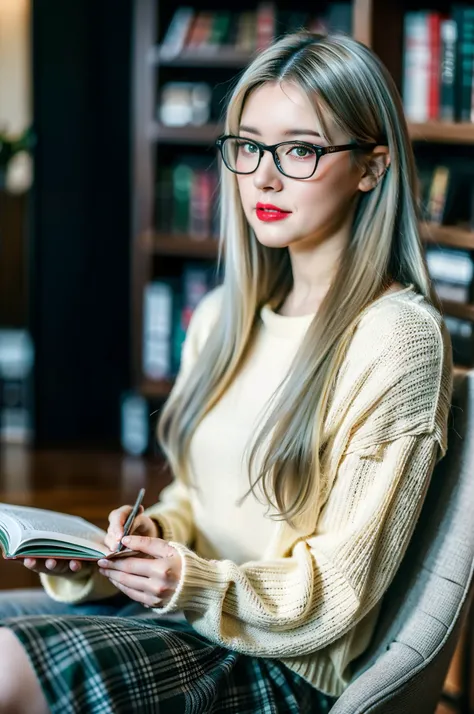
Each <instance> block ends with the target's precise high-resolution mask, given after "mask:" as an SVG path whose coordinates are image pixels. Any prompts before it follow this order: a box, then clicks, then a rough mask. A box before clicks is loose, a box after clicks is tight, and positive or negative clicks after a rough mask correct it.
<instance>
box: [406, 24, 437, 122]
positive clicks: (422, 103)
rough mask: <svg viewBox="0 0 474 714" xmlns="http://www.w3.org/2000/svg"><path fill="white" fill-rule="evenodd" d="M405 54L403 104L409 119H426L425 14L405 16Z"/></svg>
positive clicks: (417, 120)
mask: <svg viewBox="0 0 474 714" xmlns="http://www.w3.org/2000/svg"><path fill="white" fill-rule="evenodd" d="M404 36H405V53H404V61H405V66H404V81H403V105H404V108H405V114H406V117H407V119H408V120H409V121H414V122H424V121H427V119H428V105H429V99H428V97H429V85H430V48H429V31H428V13H426V12H409V13H407V14H406V15H405V26H404Z"/></svg>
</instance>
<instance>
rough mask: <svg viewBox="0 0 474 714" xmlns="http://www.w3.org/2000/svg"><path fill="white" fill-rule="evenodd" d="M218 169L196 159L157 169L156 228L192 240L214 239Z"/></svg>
mask: <svg viewBox="0 0 474 714" xmlns="http://www.w3.org/2000/svg"><path fill="white" fill-rule="evenodd" d="M217 183H218V179H217V171H216V170H215V169H214V168H212V169H210V168H209V167H208V162H207V163H204V162H202V161H199V160H197V159H195V158H190V159H189V160H186V159H181V160H178V161H177V162H176V163H175V164H174V165H173V166H172V167H164V168H162V169H161V170H160V172H159V176H158V181H157V184H156V197H155V206H156V217H155V223H156V227H157V229H158V230H159V231H160V232H162V233H176V234H181V235H183V234H185V235H188V236H189V237H190V238H191V239H195V240H201V239H205V238H216V239H217V237H218V233H219V207H218V201H217Z"/></svg>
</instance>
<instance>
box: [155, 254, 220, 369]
mask: <svg viewBox="0 0 474 714" xmlns="http://www.w3.org/2000/svg"><path fill="white" fill-rule="evenodd" d="M219 282H220V277H219V274H218V272H217V270H216V266H215V264H214V263H212V262H208V261H200V262H195V261H194V262H193V261H190V262H189V263H185V264H184V265H183V272H182V274H181V276H180V277H179V278H161V279H159V280H154V281H152V282H150V283H148V284H147V285H146V286H145V291H144V296H143V298H144V299H143V310H144V312H143V351H142V355H143V358H142V362H143V363H142V368H143V374H144V376H145V377H146V378H148V379H152V380H153V379H155V380H156V379H172V378H173V377H174V376H175V375H176V373H177V371H178V369H179V365H180V360H181V349H182V344H183V340H184V336H185V334H186V330H187V329H188V325H189V320H190V319H191V315H192V314H193V312H194V310H195V308H196V306H197V304H198V303H199V302H200V301H201V300H202V298H203V297H204V295H205V294H206V293H207V292H209V290H211V289H212V288H213V287H215V286H216V285H217V284H218V283H219Z"/></svg>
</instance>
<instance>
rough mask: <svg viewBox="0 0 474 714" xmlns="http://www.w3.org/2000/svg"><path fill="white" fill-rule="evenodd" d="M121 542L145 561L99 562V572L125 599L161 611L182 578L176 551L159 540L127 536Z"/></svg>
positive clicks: (126, 559)
mask: <svg viewBox="0 0 474 714" xmlns="http://www.w3.org/2000/svg"><path fill="white" fill-rule="evenodd" d="M122 542H123V544H124V545H126V546H127V548H130V550H134V551H137V552H139V553H143V556H144V557H135V556H129V557H128V558H120V559H118V560H105V559H102V560H99V562H98V563H97V564H98V566H99V572H100V573H102V575H105V576H106V577H107V578H108V579H109V580H110V582H111V583H113V584H114V585H115V586H116V587H117V588H118V589H119V590H121V591H122V592H123V593H125V595H128V597H130V598H131V599H132V600H136V601H137V602H140V603H142V605H145V606H147V607H163V606H164V605H165V604H166V601H168V600H169V599H170V598H171V597H172V595H173V593H174V591H175V590H176V586H177V585H178V583H179V581H180V578H181V567H182V560H181V556H180V554H179V553H178V551H177V550H176V549H175V548H173V547H172V546H170V545H169V544H168V543H167V542H166V541H165V540H162V539H161V538H148V537H146V536H128V537H127V538H123V539H122Z"/></svg>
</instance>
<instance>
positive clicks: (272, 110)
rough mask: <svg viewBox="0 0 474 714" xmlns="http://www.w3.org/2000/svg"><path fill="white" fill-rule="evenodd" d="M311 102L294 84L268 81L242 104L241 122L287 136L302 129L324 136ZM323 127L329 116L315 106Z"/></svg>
mask: <svg viewBox="0 0 474 714" xmlns="http://www.w3.org/2000/svg"><path fill="white" fill-rule="evenodd" d="M312 101H316V99H310V98H309V97H308V96H307V94H306V93H305V92H304V91H303V90H302V89H301V87H299V86H298V85H297V84H294V83H291V82H268V83H265V84H262V85H261V86H260V87H258V88H257V89H254V90H253V91H252V92H251V94H250V95H249V97H247V100H246V102H245V104H244V108H243V111H242V116H241V120H240V123H241V124H245V125H250V126H253V127H256V128H258V129H259V131H260V132H262V134H263V133H264V132H272V133H287V132H288V131H289V130H291V129H297V128H298V129H300V128H302V127H304V128H306V129H311V130H313V131H317V132H320V133H321V134H322V133H323V132H322V131H321V129H322V128H323V127H321V124H320V122H319V119H318V116H317V114H316V111H315V108H314V106H313V103H312ZM318 109H319V110H320V111H321V113H322V115H323V117H324V123H325V125H326V126H328V127H329V126H330V117H329V116H328V112H327V111H325V110H324V108H323V107H320V106H318Z"/></svg>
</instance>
